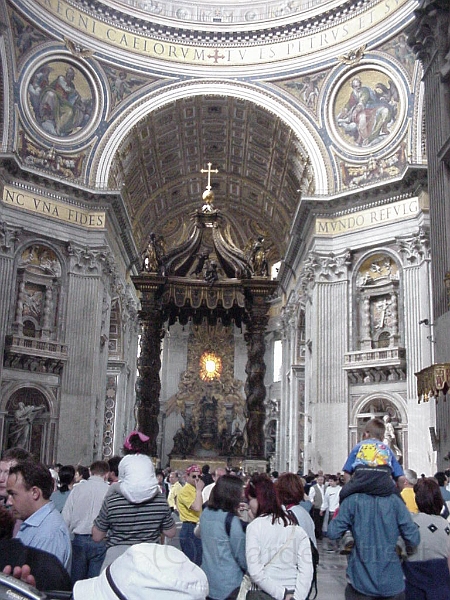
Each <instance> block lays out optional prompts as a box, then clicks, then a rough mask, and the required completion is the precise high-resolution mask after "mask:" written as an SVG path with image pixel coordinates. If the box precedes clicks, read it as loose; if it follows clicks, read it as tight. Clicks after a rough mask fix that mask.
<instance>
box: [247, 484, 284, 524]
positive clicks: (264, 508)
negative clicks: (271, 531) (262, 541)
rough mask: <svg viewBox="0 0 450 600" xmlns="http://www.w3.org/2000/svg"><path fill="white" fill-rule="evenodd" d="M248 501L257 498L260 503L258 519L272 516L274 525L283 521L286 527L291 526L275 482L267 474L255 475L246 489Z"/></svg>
mask: <svg viewBox="0 0 450 600" xmlns="http://www.w3.org/2000/svg"><path fill="white" fill-rule="evenodd" d="M245 497H246V498H247V500H250V499H251V498H255V499H256V500H257V501H258V510H257V513H256V516H257V517H261V516H266V515H269V516H272V523H274V522H275V520H276V519H281V520H282V521H283V524H284V526H285V527H286V526H287V525H289V518H288V516H287V515H286V513H285V512H284V510H283V508H282V506H281V504H280V501H279V499H278V495H277V492H276V490H275V486H274V484H273V481H272V480H271V479H270V477H269V476H268V475H267V474H266V473H255V474H254V475H252V477H251V479H250V481H249V482H248V483H247V486H246V488H245Z"/></svg>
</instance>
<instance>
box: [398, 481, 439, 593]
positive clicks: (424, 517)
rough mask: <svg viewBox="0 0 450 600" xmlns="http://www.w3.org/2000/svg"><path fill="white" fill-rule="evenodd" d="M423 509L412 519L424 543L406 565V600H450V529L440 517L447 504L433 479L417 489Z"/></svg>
mask: <svg viewBox="0 0 450 600" xmlns="http://www.w3.org/2000/svg"><path fill="white" fill-rule="evenodd" d="M414 493H415V495H416V503H417V507H418V509H419V512H418V513H417V514H413V515H412V518H413V520H414V522H415V523H416V525H417V527H418V528H419V532H420V543H419V545H418V546H417V549H416V551H415V552H414V554H412V555H411V556H409V557H408V559H407V560H406V561H404V562H403V572H404V574H405V578H406V586H405V598H406V600H450V572H449V567H450V526H449V524H448V522H447V521H446V519H444V518H443V517H441V516H440V512H441V510H442V507H443V504H444V500H443V499H442V494H441V490H440V489H439V484H438V483H437V481H436V480H435V479H432V478H431V477H425V478H423V479H419V481H418V482H417V483H416V484H415V486H414Z"/></svg>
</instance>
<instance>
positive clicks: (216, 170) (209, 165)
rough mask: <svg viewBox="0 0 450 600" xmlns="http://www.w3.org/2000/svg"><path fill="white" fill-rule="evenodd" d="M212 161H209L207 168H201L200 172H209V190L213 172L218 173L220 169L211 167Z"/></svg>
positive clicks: (207, 187)
mask: <svg viewBox="0 0 450 600" xmlns="http://www.w3.org/2000/svg"><path fill="white" fill-rule="evenodd" d="M211 167H212V163H208V168H207V169H201V170H200V173H208V185H207V186H206V189H207V190H210V189H211V173H218V172H219V169H211Z"/></svg>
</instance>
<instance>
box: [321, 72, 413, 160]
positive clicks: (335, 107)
mask: <svg viewBox="0 0 450 600" xmlns="http://www.w3.org/2000/svg"><path fill="white" fill-rule="evenodd" d="M401 89H402V88H401V84H400V82H399V81H397V80H396V78H395V77H394V76H392V75H391V74H389V73H387V72H384V71H382V70H381V69H374V68H367V67H365V68H360V69H359V70H354V71H352V72H351V73H350V74H349V75H348V76H347V77H346V78H345V79H343V80H342V81H341V82H340V83H339V85H338V86H337V87H336V89H335V92H334V96H333V99H332V102H331V103H330V106H331V115H330V116H329V119H330V126H331V127H330V128H331V131H332V132H333V133H334V136H335V138H336V140H337V142H338V144H339V145H340V146H343V147H345V148H346V149H348V150H349V151H351V152H353V153H354V152H355V151H356V152H357V153H371V152H373V150H374V149H378V148H381V147H383V146H385V145H386V144H388V143H389V142H390V141H391V140H392V139H393V137H394V136H395V135H396V133H397V132H398V130H399V128H400V127H401V125H402V123H403V118H404V105H405V102H404V100H403V98H402V96H401V93H400V90H401Z"/></svg>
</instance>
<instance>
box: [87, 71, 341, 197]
mask: <svg viewBox="0 0 450 600" xmlns="http://www.w3.org/2000/svg"><path fill="white" fill-rule="evenodd" d="M202 95H208V96H215V95H218V96H234V97H237V98H239V99H241V100H248V101H249V102H253V103H255V104H257V105H259V106H261V107H263V108H265V109H266V110H267V111H269V112H271V113H273V114H275V115H277V116H279V117H280V119H282V120H283V121H284V122H285V123H286V124H287V125H288V126H289V127H290V128H291V129H292V131H293V132H294V133H295V135H296V136H297V138H298V139H299V140H301V142H302V144H303V146H304V148H305V150H306V152H307V154H308V156H309V158H310V161H311V167H312V170H313V173H314V176H315V186H316V194H319V195H326V194H327V193H329V191H330V187H331V182H330V179H331V178H330V176H329V167H328V165H327V163H326V161H325V159H324V155H325V146H324V144H323V142H322V141H321V139H320V138H319V137H318V135H317V133H316V132H313V129H312V128H310V127H308V125H307V123H306V120H305V119H304V118H303V117H302V115H301V113H300V111H297V112H294V111H293V110H292V108H290V107H288V106H287V105H286V103H284V102H282V101H280V100H279V99H277V98H276V97H275V95H274V94H271V93H270V92H268V91H267V90H261V89H258V88H257V87H256V86H251V85H243V84H242V83H239V84H236V83H233V82H231V81H223V82H217V81H202V82H194V83H188V84H186V83H183V84H181V85H174V86H171V87H170V89H168V90H166V91H165V92H164V93H161V91H160V90H158V91H156V92H155V93H154V94H153V95H152V96H150V97H148V98H147V99H146V100H145V101H141V102H140V104H139V106H138V107H136V108H134V109H132V110H131V111H130V112H129V113H128V114H127V115H126V116H125V117H124V118H123V120H122V121H121V122H120V123H119V124H118V125H117V124H114V126H113V128H111V129H113V130H114V135H108V132H107V133H106V134H105V138H107V139H108V141H107V143H106V144H105V146H104V147H103V148H102V150H101V156H100V158H99V161H98V166H97V168H96V169H95V175H94V176H95V185H96V186H98V187H106V185H107V181H108V177H109V172H110V169H111V165H112V162H113V160H114V157H115V155H116V152H117V150H118V148H119V147H120V143H121V142H122V140H123V139H124V137H125V136H126V134H127V133H128V132H129V131H130V130H131V129H132V128H133V127H134V126H135V125H137V124H138V123H139V121H140V120H141V119H142V118H143V117H145V116H146V115H147V114H149V113H150V112H152V111H155V110H157V109H158V108H161V107H162V106H164V105H166V104H168V103H170V102H174V101H175V100H179V99H181V98H184V97H186V96H202ZM98 152H100V151H98Z"/></svg>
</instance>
